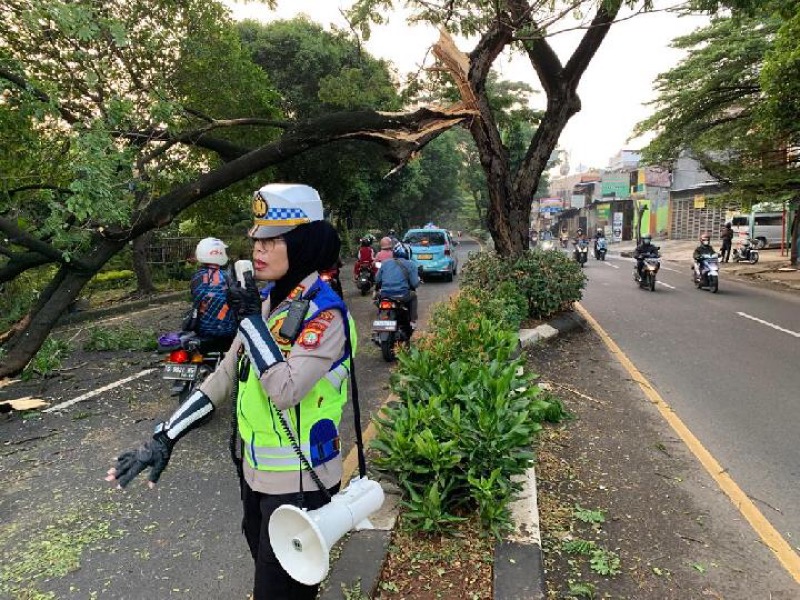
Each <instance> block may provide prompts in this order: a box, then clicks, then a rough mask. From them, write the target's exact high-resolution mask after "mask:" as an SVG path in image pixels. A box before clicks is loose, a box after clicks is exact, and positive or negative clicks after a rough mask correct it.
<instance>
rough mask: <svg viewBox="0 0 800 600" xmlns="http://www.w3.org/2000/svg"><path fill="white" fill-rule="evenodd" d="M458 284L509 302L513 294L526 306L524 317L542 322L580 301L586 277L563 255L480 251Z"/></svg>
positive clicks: (472, 259)
mask: <svg viewBox="0 0 800 600" xmlns="http://www.w3.org/2000/svg"><path fill="white" fill-rule="evenodd" d="M461 285H462V287H464V288H465V289H467V290H476V293H480V294H483V295H484V296H489V297H495V298H512V302H513V301H514V300H513V297H514V295H515V294H517V295H521V296H522V298H523V300H524V302H525V303H526V305H527V306H526V314H525V316H528V317H531V318H535V319H545V318H547V317H549V316H551V315H553V314H555V313H557V312H560V311H562V310H567V309H569V308H570V307H571V306H572V303H573V302H577V301H578V300H580V299H581V296H582V290H583V287H584V286H585V285H586V275H585V274H584V273H583V271H582V270H581V269H580V267H579V265H578V264H577V263H576V262H575V261H573V260H570V258H569V257H568V256H567V255H565V254H563V253H562V252H547V251H538V250H532V251H528V252H526V253H525V254H523V255H522V256H519V257H515V258H503V257H500V256H498V255H496V254H494V253H487V252H483V253H480V254H476V255H474V256H472V257H471V258H470V259H469V261H467V263H466V264H465V265H464V268H463V270H462V278H461ZM515 290H516V291H515Z"/></svg>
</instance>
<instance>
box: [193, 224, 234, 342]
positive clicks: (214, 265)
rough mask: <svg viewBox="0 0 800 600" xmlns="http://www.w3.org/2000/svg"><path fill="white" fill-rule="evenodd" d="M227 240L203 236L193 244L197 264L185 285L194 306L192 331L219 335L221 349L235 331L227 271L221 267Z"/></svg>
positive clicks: (224, 257) (204, 335) (229, 340)
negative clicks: (195, 317) (228, 294)
mask: <svg viewBox="0 0 800 600" xmlns="http://www.w3.org/2000/svg"><path fill="white" fill-rule="evenodd" d="M227 248H228V246H227V244H225V242H223V241H222V240H220V239H218V238H214V237H207V238H204V239H202V240H200V242H199V243H198V244H197V247H196V248H195V252H194V255H195V259H196V260H197V262H198V263H199V265H200V267H199V268H198V269H197V271H195V273H194V275H192V280H191V282H190V284H189V289H190V290H191V292H192V305H193V307H194V308H195V309H197V321H196V323H195V324H194V331H195V333H197V335H199V336H200V337H204V338H215V339H219V341H220V342H221V344H222V345H224V346H225V348H224V350H227V349H228V346H230V343H231V342H232V341H233V338H234V336H235V335H236V317H235V315H234V314H233V312H232V311H231V310H230V307H229V306H228V301H227V293H228V288H229V287H230V283H231V282H230V275H229V274H228V273H227V272H226V271H225V269H224V267H225V265H227V264H228V254H227V252H226V249H227Z"/></svg>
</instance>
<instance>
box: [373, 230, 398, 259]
mask: <svg viewBox="0 0 800 600" xmlns="http://www.w3.org/2000/svg"><path fill="white" fill-rule="evenodd" d="M393 246H394V243H393V242H392V238H390V237H389V236H388V235H387V236H386V237H382V238H381V243H380V248H381V249H380V250H379V251H378V253H377V254H376V255H375V262H380V263H382V262H383V261H385V260H389V259H390V258H393V257H394V253H393V252H392V247H393Z"/></svg>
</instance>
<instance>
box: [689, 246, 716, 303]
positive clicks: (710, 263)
mask: <svg viewBox="0 0 800 600" xmlns="http://www.w3.org/2000/svg"><path fill="white" fill-rule="evenodd" d="M692 273H693V277H692V280H693V281H694V285H695V287H696V288H697V289H698V290H699V289H700V288H708V289H709V290H710V291H711V293H712V294H716V293H717V291H719V254H716V253H714V254H701V255H700V259H699V260H697V261H696V262H695V264H694V267H693V269H692Z"/></svg>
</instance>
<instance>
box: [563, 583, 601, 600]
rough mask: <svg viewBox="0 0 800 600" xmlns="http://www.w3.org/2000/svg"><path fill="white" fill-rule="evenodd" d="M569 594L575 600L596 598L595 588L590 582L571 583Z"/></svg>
mask: <svg viewBox="0 0 800 600" xmlns="http://www.w3.org/2000/svg"><path fill="white" fill-rule="evenodd" d="M569 594H570V596H572V597H574V598H588V599H589V600H591V599H592V598H594V597H595V586H594V585H592V584H591V583H589V582H588V581H570V582H569Z"/></svg>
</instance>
